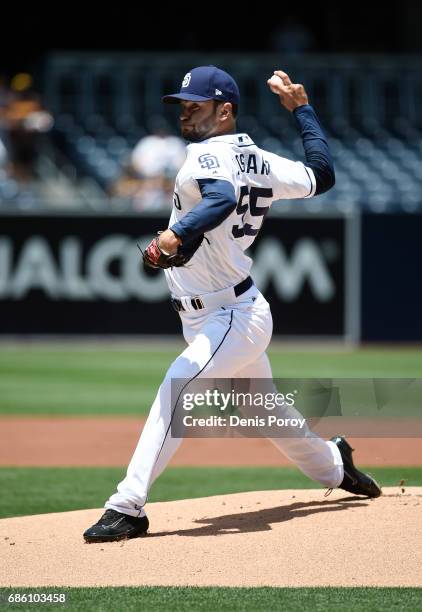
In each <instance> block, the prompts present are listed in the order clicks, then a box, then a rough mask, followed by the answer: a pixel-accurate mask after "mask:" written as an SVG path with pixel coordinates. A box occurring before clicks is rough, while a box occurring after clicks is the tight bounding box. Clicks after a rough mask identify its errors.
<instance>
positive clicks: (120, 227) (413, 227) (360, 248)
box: [0, 213, 422, 342]
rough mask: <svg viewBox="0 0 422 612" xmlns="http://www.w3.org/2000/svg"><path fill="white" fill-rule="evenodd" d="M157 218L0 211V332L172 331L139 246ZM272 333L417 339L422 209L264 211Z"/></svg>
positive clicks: (258, 247)
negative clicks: (414, 211) (411, 211)
mask: <svg viewBox="0 0 422 612" xmlns="http://www.w3.org/2000/svg"><path fill="white" fill-rule="evenodd" d="M166 224H167V220H166V219H163V218H162V217H140V216H139V215H136V216H119V215H108V216H106V215H105V216H94V215H85V216H82V215H63V214H60V215H57V214H56V215H45V216H42V215H37V216H34V215H32V216H31V215H29V214H27V215H9V216H8V215H3V216H1V217H0V312H1V313H2V317H0V335H3V336H7V335H33V334H36V335H39V334H45V335H49V334H70V335H71V334H78V335H79V334H86V335H89V334H105V335H107V334H128V335H133V334H177V335H179V334H180V333H181V326H180V320H179V317H178V315H177V314H176V313H175V312H174V311H173V310H172V308H171V306H170V301H169V293H168V288H167V284H166V282H165V278H164V275H163V274H162V272H151V271H148V270H145V269H144V268H143V266H142V264H141V257H140V253H139V250H138V248H137V243H140V244H141V245H142V246H143V247H145V245H146V244H147V243H148V241H149V240H150V239H151V237H152V236H153V235H154V234H155V232H156V231H157V229H160V228H162V227H165V226H166ZM251 251H252V255H253V259H254V266H253V268H252V275H253V278H254V280H255V282H256V284H257V285H258V287H259V288H260V289H261V290H262V291H263V293H264V294H265V295H266V297H267V298H268V299H269V301H270V303H271V307H272V313H273V319H274V334H275V335H276V336H279V337H283V338H292V339H294V338H303V339H312V338H313V339H319V340H321V339H322V340H324V339H344V340H351V341H355V342H356V341H359V340H361V341H363V342H382V341H385V342H420V341H422V273H421V269H422V214H372V215H370V214H364V215H362V216H359V215H356V214H353V215H349V216H343V215H341V214H333V215H328V214H325V215H320V214H312V215H311V214H298V213H295V214H291V215H280V216H274V217H271V218H268V220H267V221H266V223H265V224H264V226H263V228H262V230H261V231H260V234H259V236H258V237H257V240H256V241H255V243H254V245H253V248H252V249H251Z"/></svg>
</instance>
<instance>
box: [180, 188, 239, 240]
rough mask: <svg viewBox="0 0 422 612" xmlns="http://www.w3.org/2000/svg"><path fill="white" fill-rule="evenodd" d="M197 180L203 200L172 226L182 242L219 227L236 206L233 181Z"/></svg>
mask: <svg viewBox="0 0 422 612" xmlns="http://www.w3.org/2000/svg"><path fill="white" fill-rule="evenodd" d="M197 182H198V185H199V188H200V190H201V195H202V200H201V201H200V202H199V203H198V204H197V205H196V206H195V208H193V209H192V210H191V211H190V212H188V213H187V215H185V216H184V217H183V219H181V220H180V221H178V222H177V223H175V224H174V225H172V226H171V228H170V229H171V230H172V231H174V232H175V233H176V234H177V235H178V236H179V237H180V238H181V239H182V242H185V241H190V240H193V239H195V238H197V237H198V236H200V235H201V234H204V233H205V232H209V231H211V230H213V229H214V228H215V227H218V226H219V225H221V223H223V221H224V220H225V219H227V217H228V216H229V215H230V214H231V213H232V212H233V210H234V209H235V208H236V204H237V202H236V194H235V191H234V187H233V185H232V184H231V183H229V182H228V181H221V180H215V179H204V180H202V179H199V180H198V181H197Z"/></svg>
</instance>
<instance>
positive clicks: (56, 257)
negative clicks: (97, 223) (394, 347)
mask: <svg viewBox="0 0 422 612" xmlns="http://www.w3.org/2000/svg"><path fill="white" fill-rule="evenodd" d="M150 240H151V236H144V237H142V238H140V239H139V240H138V239H134V238H133V237H130V236H127V235H123V234H116V235H108V236H106V237H104V238H101V239H99V240H97V242H95V243H94V244H93V245H92V246H91V247H90V248H89V250H88V251H87V252H86V247H84V245H83V243H82V241H81V239H80V238H78V237H77V236H66V237H64V238H62V239H61V241H60V242H59V243H58V247H57V249H56V251H57V254H56V252H54V253H53V250H52V247H51V245H50V243H49V242H48V241H47V240H46V239H45V238H44V237H43V236H32V237H30V238H28V239H27V240H26V241H25V242H24V244H23V245H22V247H21V248H20V249H19V253H17V252H15V249H14V245H13V242H12V240H11V239H10V238H9V237H7V236H0V299H8V300H23V299H25V297H26V296H27V294H28V293H29V292H30V291H32V290H39V291H42V292H43V293H44V294H45V296H46V297H47V298H49V299H51V300H63V299H65V300H75V301H76V300H85V301H94V300H98V299H105V300H109V301H115V302H119V301H125V300H128V299H131V298H134V299H139V300H142V301H144V302H159V301H163V300H167V299H168V288H167V283H166V280H165V277H164V274H157V275H153V276H152V275H151V274H148V273H147V272H146V271H145V270H144V268H143V265H142V263H141V257H140V253H139V250H138V248H137V246H136V245H137V243H139V244H140V245H141V247H142V248H144V247H145V246H146V245H147V244H148V243H149V241H150ZM334 246H335V245H334ZM334 250H335V249H334ZM327 259H330V260H331V259H332V257H331V258H327V256H326V253H324V249H323V248H321V245H320V244H319V243H318V242H317V241H315V240H312V239H311V238H301V239H298V240H297V241H296V243H295V245H294V248H293V250H292V252H291V253H290V254H289V255H287V253H286V251H285V249H284V247H283V245H282V243H281V242H280V240H279V239H277V238H273V237H265V238H262V239H261V240H260V242H259V243H258V245H257V247H256V250H255V253H254V262H255V263H254V267H253V270H252V274H253V277H254V280H255V282H256V284H257V285H258V287H259V288H260V289H261V291H264V292H265V290H266V288H267V286H268V285H269V284H270V283H272V284H273V286H274V288H275V290H276V292H277V294H278V295H279V297H280V298H281V299H282V300H285V301H289V302H290V301H293V300H295V299H296V298H297V297H298V295H299V294H300V292H301V291H302V289H303V286H304V284H305V283H306V282H307V283H308V284H309V287H310V289H311V291H312V294H313V296H314V299H315V300H317V301H318V302H327V301H329V300H331V299H332V298H333V297H334V295H335V291H336V289H335V285H334V281H333V278H332V276H331V274H330V270H329V267H328V262H327ZM116 264H117V268H116V270H117V272H116V270H113V271H112V269H111V266H116Z"/></svg>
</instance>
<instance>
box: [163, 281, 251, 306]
mask: <svg viewBox="0 0 422 612" xmlns="http://www.w3.org/2000/svg"><path fill="white" fill-rule="evenodd" d="M252 285H253V280H252V278H251V277H250V276H248V278H245V280H243V281H241V282H240V283H238V284H237V285H235V286H234V287H233V290H234V294H235V296H236V297H239V295H242V293H245V291H247V290H248V289H250V288H251V287H252ZM190 302H191V304H192V307H193V308H194V309H195V310H202V308H205V306H204V304H203V303H202V301H201V298H199V297H193V298H191V301H190ZM171 303H172V306H173V308H174V310H175V311H176V312H180V311H181V310H185V307H184V306H183V304H182V301H181V300H179V299H178V298H171Z"/></svg>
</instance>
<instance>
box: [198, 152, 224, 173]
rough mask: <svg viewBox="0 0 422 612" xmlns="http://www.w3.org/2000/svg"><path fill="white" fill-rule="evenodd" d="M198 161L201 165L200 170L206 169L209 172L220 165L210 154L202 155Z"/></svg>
mask: <svg viewBox="0 0 422 612" xmlns="http://www.w3.org/2000/svg"><path fill="white" fill-rule="evenodd" d="M198 161H199V163H200V165H201V168H207V169H208V170H211V169H212V168H219V167H220V164H219V163H218V159H217V158H216V156H215V155H211V154H210V153H204V154H203V155H201V156H200V157H198Z"/></svg>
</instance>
